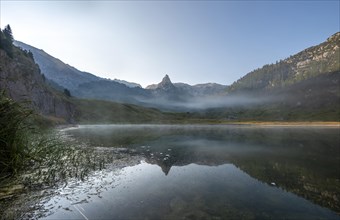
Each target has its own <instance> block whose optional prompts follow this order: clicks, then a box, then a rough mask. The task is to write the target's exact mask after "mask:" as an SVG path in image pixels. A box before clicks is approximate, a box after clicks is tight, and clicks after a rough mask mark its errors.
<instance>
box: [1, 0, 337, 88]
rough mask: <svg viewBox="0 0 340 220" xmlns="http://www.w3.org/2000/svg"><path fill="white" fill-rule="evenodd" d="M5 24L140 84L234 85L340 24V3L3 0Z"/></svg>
mask: <svg viewBox="0 0 340 220" xmlns="http://www.w3.org/2000/svg"><path fill="white" fill-rule="evenodd" d="M0 4H1V5H0V6H1V8H0V10H1V11H0V12H1V13H0V18H1V23H0V25H1V28H3V27H4V26H5V25H6V24H10V25H11V27H12V30H13V34H14V37H15V39H17V40H19V41H23V42H25V43H27V44H30V45H32V46H35V47H37V48H40V49H43V50H44V51H46V52H47V53H49V54H51V55H52V56H55V57H57V58H59V59H61V60H62V61H63V62H65V63H68V64H70V65H72V66H74V67H76V68H78V69H80V70H83V71H87V72H91V73H93V74H95V75H98V76H101V77H104V78H111V79H114V78H118V79H123V80H127V81H131V82H137V83H140V84H142V85H143V86H146V85H149V84H152V83H158V82H159V81H160V80H161V79H162V78H163V76H164V75H165V74H168V75H169V76H170V78H171V80H172V81H173V82H185V83H189V84H198V83H206V82H216V83H221V84H231V83H232V82H234V81H235V80H237V79H239V78H240V77H242V76H243V75H245V74H246V73H248V72H250V71H251V70H253V69H256V68H259V67H262V66H263V65H265V64H268V63H274V62H275V61H277V60H280V59H284V58H286V57H288V56H290V55H292V54H295V53H297V52H299V51H301V50H303V49H305V48H307V47H310V46H314V45H317V44H319V43H321V42H323V41H325V40H326V39H327V38H328V37H329V36H330V35H332V34H334V33H336V32H338V31H339V29H340V27H339V26H340V24H339V20H340V18H339V8H340V6H339V0H338V1H326V0H324V1H54V2H53V1H4V0H1V1H0Z"/></svg>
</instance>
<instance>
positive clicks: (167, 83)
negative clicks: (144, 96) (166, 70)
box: [157, 75, 175, 89]
mask: <svg viewBox="0 0 340 220" xmlns="http://www.w3.org/2000/svg"><path fill="white" fill-rule="evenodd" d="M157 87H158V88H160V89H171V88H173V87H175V86H174V85H173V84H172V82H171V80H170V78H169V76H168V75H165V76H164V78H163V79H162V82H160V83H159V84H158V86H157Z"/></svg>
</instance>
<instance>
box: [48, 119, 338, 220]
mask: <svg viewBox="0 0 340 220" xmlns="http://www.w3.org/2000/svg"><path fill="white" fill-rule="evenodd" d="M66 132H67V134H70V135H72V136H73V137H74V138H76V139H77V140H80V141H81V142H86V143H87V144H88V145H91V146H101V147H112V153H117V150H119V152H126V155H125V157H123V158H121V159H122V160H126V161H127V163H125V164H126V166H125V167H124V165H122V167H123V168H122V167H117V166H108V167H107V169H105V170H102V171H97V172H95V173H94V174H92V175H90V176H89V177H88V179H87V181H85V182H79V181H78V182H77V181H75V182H73V183H72V182H70V183H69V184H68V186H66V187H65V188H62V189H59V194H58V195H56V196H54V197H52V198H51V199H50V200H49V201H48V202H47V203H45V204H44V206H45V207H47V208H48V209H49V211H48V214H49V215H48V216H46V218H47V219H55V218H65V219H68V218H84V219H86V218H87V219H98V218H105V219H108V218H109V219H136V218H138V219H180V218H182V219H226V218H229V219H230V218H232V219H239V218H245V219H253V218H261V219H267V218H293V219H301V218H305V219H316V218H324V219H339V216H338V215H336V214H335V212H334V211H330V210H329V209H327V208H323V207H321V206H324V207H328V208H332V209H333V210H337V209H338V207H339V204H338V203H336V202H334V201H336V199H338V198H339V190H338V189H339V175H338V174H339V168H338V167H339V166H337V165H339V157H340V156H339V143H340V141H339V137H338V135H337V134H338V132H339V130H338V129H337V128H332V129H325V128H322V129H321V128H255V127H245V126H200V127H194V126H187V127H183V126H156V127H154V126H141V125H140V126H81V127H80V128H79V129H73V130H68V131H66ZM124 150H126V151H124ZM126 157H129V158H130V159H126ZM122 164H123V163H122ZM325 192H326V193H325ZM328 203H331V205H329V204H328ZM317 204H318V205H317Z"/></svg>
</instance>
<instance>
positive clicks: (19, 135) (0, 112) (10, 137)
mask: <svg viewBox="0 0 340 220" xmlns="http://www.w3.org/2000/svg"><path fill="white" fill-rule="evenodd" d="M31 115H32V111H31V110H29V109H28V108H26V107H24V105H23V104H19V103H17V102H14V101H13V100H11V99H9V98H7V97H6V96H5V94H4V92H0V178H4V177H7V176H9V175H13V174H16V173H17V172H18V170H19V169H21V168H22V166H23V165H24V161H25V160H26V158H27V157H29V149H30V143H29V138H28V136H29V133H30V132H31V127H30V125H29V123H28V118H29V117H30V116H31Z"/></svg>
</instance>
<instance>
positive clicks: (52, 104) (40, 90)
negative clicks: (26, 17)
mask: <svg viewBox="0 0 340 220" xmlns="http://www.w3.org/2000/svg"><path fill="white" fill-rule="evenodd" d="M14 51H15V55H14V58H10V57H8V56H7V54H6V52H5V51H3V50H0V90H5V92H6V94H7V95H8V96H9V97H10V98H12V99H13V100H15V101H20V102H26V103H27V104H28V105H29V106H30V107H31V108H32V109H34V110H35V112H37V113H38V114H41V115H44V116H48V117H53V118H56V119H57V120H58V121H64V122H68V123H73V122H74V115H75V107H74V105H73V104H72V103H71V102H70V101H69V100H68V99H67V97H66V96H65V95H64V94H62V93H60V92H57V91H55V90H54V89H52V88H51V87H49V86H48V85H47V84H46V83H45V82H44V77H43V76H42V75H41V74H40V69H39V67H38V65H36V64H35V63H34V60H33V59H32V58H30V57H29V56H27V55H26V54H25V53H24V52H23V51H21V50H20V49H18V48H14Z"/></svg>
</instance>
